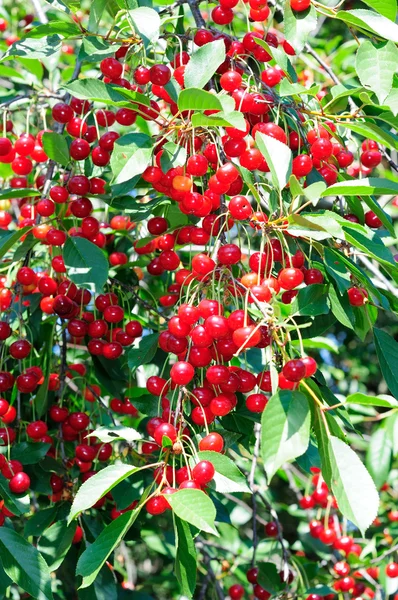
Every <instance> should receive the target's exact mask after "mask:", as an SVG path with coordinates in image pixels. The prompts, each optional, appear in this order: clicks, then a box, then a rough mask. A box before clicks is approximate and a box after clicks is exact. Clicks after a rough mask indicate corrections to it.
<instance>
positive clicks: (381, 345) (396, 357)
mask: <svg viewBox="0 0 398 600" xmlns="http://www.w3.org/2000/svg"><path fill="white" fill-rule="evenodd" d="M373 334H374V342H375V346H376V354H377V358H378V359H379V365H380V368H381V372H382V374H383V377H384V379H385V380H386V383H387V385H388V387H389V389H390V392H391V393H392V394H393V396H395V398H397V399H398V378H397V375H398V343H397V342H396V341H395V340H394V338H393V337H391V336H390V335H389V334H388V333H386V332H385V331H382V330H381V329H377V328H376V327H374V328H373Z"/></svg>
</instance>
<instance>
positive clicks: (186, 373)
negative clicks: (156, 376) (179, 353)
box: [170, 361, 195, 385]
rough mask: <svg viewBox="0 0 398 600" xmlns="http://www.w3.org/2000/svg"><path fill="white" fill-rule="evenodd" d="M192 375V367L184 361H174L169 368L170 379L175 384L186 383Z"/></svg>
mask: <svg viewBox="0 0 398 600" xmlns="http://www.w3.org/2000/svg"><path fill="white" fill-rule="evenodd" d="M194 375H195V369H194V367H193V366H192V365H190V364H189V363H187V362H185V361H179V362H176V363H175V364H174V365H173V366H172V367H171V370H170V377H171V380H172V381H173V383H175V384H177V385H187V384H188V383H189V382H190V381H192V379H193V377H194Z"/></svg>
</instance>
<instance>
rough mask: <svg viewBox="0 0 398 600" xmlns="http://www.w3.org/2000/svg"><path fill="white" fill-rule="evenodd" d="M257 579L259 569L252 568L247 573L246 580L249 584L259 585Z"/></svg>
mask: <svg viewBox="0 0 398 600" xmlns="http://www.w3.org/2000/svg"><path fill="white" fill-rule="evenodd" d="M257 577H258V569H257V567H252V568H251V569H249V570H248V571H247V572H246V579H247V581H248V582H249V583H253V584H255V583H257Z"/></svg>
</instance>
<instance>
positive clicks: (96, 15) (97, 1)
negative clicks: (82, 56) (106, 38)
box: [83, 0, 108, 44]
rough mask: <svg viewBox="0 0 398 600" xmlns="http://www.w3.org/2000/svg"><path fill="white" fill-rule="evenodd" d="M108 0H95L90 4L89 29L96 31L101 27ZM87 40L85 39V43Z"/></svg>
mask: <svg viewBox="0 0 398 600" xmlns="http://www.w3.org/2000/svg"><path fill="white" fill-rule="evenodd" d="M107 4H108V0H93V2H91V4H90V12H89V15H90V16H89V20H88V30H89V31H93V32H96V31H98V29H99V26H100V21H101V17H102V15H103V14H104V11H105V9H106V5H107ZM84 42H85V40H83V44H84Z"/></svg>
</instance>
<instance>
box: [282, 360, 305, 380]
mask: <svg viewBox="0 0 398 600" xmlns="http://www.w3.org/2000/svg"><path fill="white" fill-rule="evenodd" d="M282 373H283V376H284V377H285V378H286V379H287V380H288V381H294V382H297V381H301V379H303V378H304V377H305V374H306V365H305V363H304V362H303V361H302V360H301V359H299V358H297V359H296V358H295V359H292V360H289V361H288V362H287V363H286V364H285V366H284V367H283V371H282Z"/></svg>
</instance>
